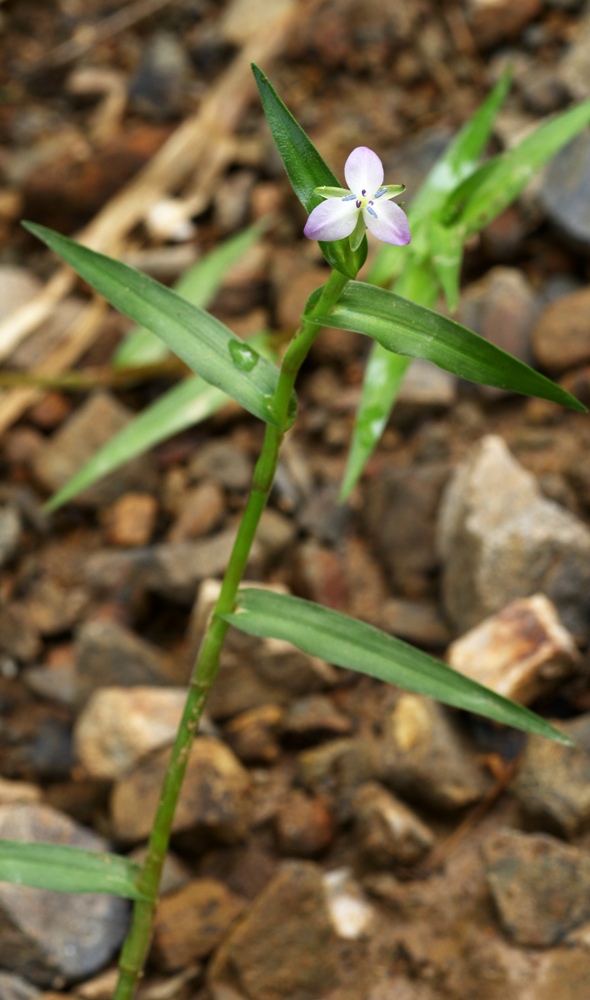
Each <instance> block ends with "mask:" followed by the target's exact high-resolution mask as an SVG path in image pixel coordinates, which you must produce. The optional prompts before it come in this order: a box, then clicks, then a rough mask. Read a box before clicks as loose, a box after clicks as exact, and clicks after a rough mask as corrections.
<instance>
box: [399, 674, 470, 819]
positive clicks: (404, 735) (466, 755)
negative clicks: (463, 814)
mask: <svg viewBox="0 0 590 1000" xmlns="http://www.w3.org/2000/svg"><path fill="white" fill-rule="evenodd" d="M380 752H381V768H380V772H381V780H382V781H384V782H385V783H386V784H387V785H389V786H390V787H391V788H393V789H394V791H396V792H398V793H399V794H400V795H402V796H404V797H407V798H409V799H411V800H412V801H415V802H421V803H423V804H424V805H427V806H429V807H434V808H436V809H443V810H454V809H461V808H462V807H463V806H466V805H470V804H471V803H473V802H477V801H478V800H479V799H481V798H482V796H483V795H485V793H486V791H487V790H488V788H489V783H488V781H487V780H486V779H485V777H484V775H483V773H482V772H481V771H480V769H479V768H478V767H477V764H476V762H475V756H474V753H473V750H472V749H471V747H470V746H469V744H468V743H467V742H466V741H465V740H464V739H463V738H462V737H461V735H460V733H459V732H458V730H457V728H456V727H455V726H453V725H452V723H451V721H450V717H449V715H448V713H447V710H446V709H444V708H443V707H442V706H441V705H439V704H438V703H437V702H434V701H431V700H430V698H424V697H422V696H421V695H415V694H404V695H402V696H401V698H400V699H399V701H398V702H397V705H396V706H395V708H394V710H393V712H392V714H391V717H390V719H389V722H388V724H387V726H386V729H385V732H384V737H383V740H382V741H381V744H380Z"/></svg>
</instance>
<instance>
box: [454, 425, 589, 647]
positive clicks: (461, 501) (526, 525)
mask: <svg viewBox="0 0 590 1000" xmlns="http://www.w3.org/2000/svg"><path fill="white" fill-rule="evenodd" d="M438 539H439V551H440V554H441V557H442V562H443V574H442V592H443V600H444V604H445V608H446V611H447V613H448V615H449V617H450V619H451V621H452V622H453V623H454V624H455V626H456V627H457V628H458V630H459V631H461V632H465V631H467V630H468V629H469V628H472V627H473V626H474V625H476V624H477V623H478V622H480V621H481V620H482V619H483V618H485V617H486V616H487V615H490V614H493V613H494V612H497V611H500V610H501V609H502V608H504V607H506V605H507V604H509V603H510V602H511V601H513V600H515V599H517V598H519V597H527V596H528V595H530V594H533V593H544V594H545V595H546V596H547V597H548V598H549V599H550V600H551V601H552V602H553V604H554V605H555V607H556V609H557V612H558V614H559V617H560V619H561V622H562V624H563V625H564V626H565V627H566V628H567V629H569V630H570V631H571V632H572V633H573V634H574V635H575V636H576V637H577V636H578V635H581V636H584V635H586V634H587V633H588V628H589V622H590V531H589V530H588V528H587V527H586V526H585V525H584V524H583V523H582V522H581V521H580V520H579V519H578V518H576V517H575V516H574V515H573V514H570V513H569V512H568V511H566V510H564V509H563V508H561V507H559V506H558V505H557V504H555V503H553V502H552V501H549V500H546V499H544V498H542V497H541V495H540V492H539V490H538V487H537V484H536V482H535V480H534V478H533V476H532V475H531V474H530V473H528V472H526V471H525V469H523V468H522V466H520V465H519V464H518V462H517V461H516V460H515V459H514V458H513V457H512V456H511V454H510V452H509V451H508V449H507V447H506V445H505V444H504V442H503V441H502V439H501V438H499V437H496V436H493V435H489V436H487V437H485V438H483V439H482V440H481V441H480V442H479V443H478V444H477V445H476V446H475V448H474V449H473V450H472V452H471V453H470V454H469V455H468V457H467V459H466V460H465V461H464V462H463V463H462V465H460V466H459V468H458V469H457V471H456V473H455V475H454V477H453V478H452V480H451V482H450V483H449V485H448V487H447V489H446V491H445V494H444V496H443V500H442V503H441V506H440V512H439V519H438Z"/></svg>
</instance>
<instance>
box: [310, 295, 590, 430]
mask: <svg viewBox="0 0 590 1000" xmlns="http://www.w3.org/2000/svg"><path fill="white" fill-rule="evenodd" d="M311 322H313V323H317V324H318V325H319V326H330V327H335V328H336V329H339V330H356V331H357V333H364V334H366V335H367V336H368V337H372V338H373V340H376V341H377V342H378V343H379V344H381V346H382V347H385V348H386V349H387V350H388V351H394V352H395V353H396V354H404V355H407V356H409V357H411V358H424V359H425V360H426V361H432V362H433V363H434V364H435V365H438V367H439V368H442V369H444V370H445V371H448V372H451V373H452V374H453V375H459V376H461V378H466V379H469V380H470V381H472V382H480V383H483V384H484V385H493V386H496V387H497V388H500V389H506V390H508V391H510V392H522V393H526V394H527V395H529V396H539V397H540V398H541V399H550V400H552V401H553V402H555V403H560V404H561V405H562V406H568V407H570V408H571V409H573V410H580V411H581V412H586V407H585V406H583V404H582V403H580V402H579V400H577V399H576V398H575V397H574V396H572V395H571V394H570V393H569V392H566V391H565V389H562V388H560V386H558V385H555V383H554V382H551V380H550V379H548V378H545V376H544V375H541V374H540V373H539V372H536V371H534V369H533V368H529V366H528V365H526V364H524V362H522V361H518V360H517V359H516V358H513V357H512V356H511V355H510V354H507V353H506V352H505V351H502V350H501V349H500V348H499V347H496V346H495V345H494V344H491V343H490V342H489V341H488V340H485V338H484V337H480V336H479V335H478V334H477V333H473V331H472V330H468V329H466V327H464V326H461V325H460V324H459V323H455V322H454V321H453V320H451V319H447V317H446V316H441V315H440V313H437V312H434V311H433V310H432V309H426V308H425V307H424V306H419V305H417V304H416V303H415V302H409V301H408V300H407V299H403V298H401V296H399V295H395V294H394V293H393V292H390V291H387V290H386V289H384V288H376V287H375V286H374V285H367V284H365V283H364V282H360V281H351V282H349V283H348V284H347V285H346V287H345V288H344V290H343V292H342V295H341V296H340V298H339V300H338V302H337V303H336V305H335V306H334V308H333V309H331V310H330V312H329V313H328V314H327V315H325V316H313V317H312V318H311Z"/></svg>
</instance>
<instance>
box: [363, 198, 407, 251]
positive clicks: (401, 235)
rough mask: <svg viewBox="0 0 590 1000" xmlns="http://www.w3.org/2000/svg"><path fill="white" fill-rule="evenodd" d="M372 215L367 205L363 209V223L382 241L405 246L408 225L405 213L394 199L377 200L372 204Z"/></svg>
mask: <svg viewBox="0 0 590 1000" xmlns="http://www.w3.org/2000/svg"><path fill="white" fill-rule="evenodd" d="M373 211H374V212H375V214H374V215H372V214H371V213H370V212H369V208H368V207H367V208H366V209H365V210H364V211H363V218H364V220H365V225H366V227H367V229H368V230H369V232H371V233H373V236H376V237H377V239H378V240H382V241H383V243H392V244H393V245H394V246H397V247H401V246H405V244H406V243H409V242H410V227H409V225H408V220H407V218H406V213H405V212H404V211H403V210H402V209H401V208H400V207H399V205H396V204H395V202H394V201H378V202H375V205H374V206H373Z"/></svg>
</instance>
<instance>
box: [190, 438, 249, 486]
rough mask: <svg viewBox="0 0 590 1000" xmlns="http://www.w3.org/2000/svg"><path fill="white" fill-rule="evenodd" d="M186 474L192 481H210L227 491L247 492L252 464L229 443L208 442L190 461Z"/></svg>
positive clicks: (241, 452)
mask: <svg viewBox="0 0 590 1000" xmlns="http://www.w3.org/2000/svg"><path fill="white" fill-rule="evenodd" d="M188 473H189V477H190V479H191V480H193V481H195V480H203V479H212V480H213V481H214V482H216V483H219V484H220V485H221V486H225V488H226V489H227V490H247V489H248V488H249V486H250V483H251V480H252V462H251V460H250V459H249V458H247V457H246V455H244V452H243V451H239V450H238V448H237V447H236V446H235V445H233V444H232V443H231V442H229V441H209V442H207V444H205V445H203V446H202V447H201V448H199V449H198V450H197V452H196V453H195V455H194V457H193V458H192V459H191V461H190V463H189V467H188Z"/></svg>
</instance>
